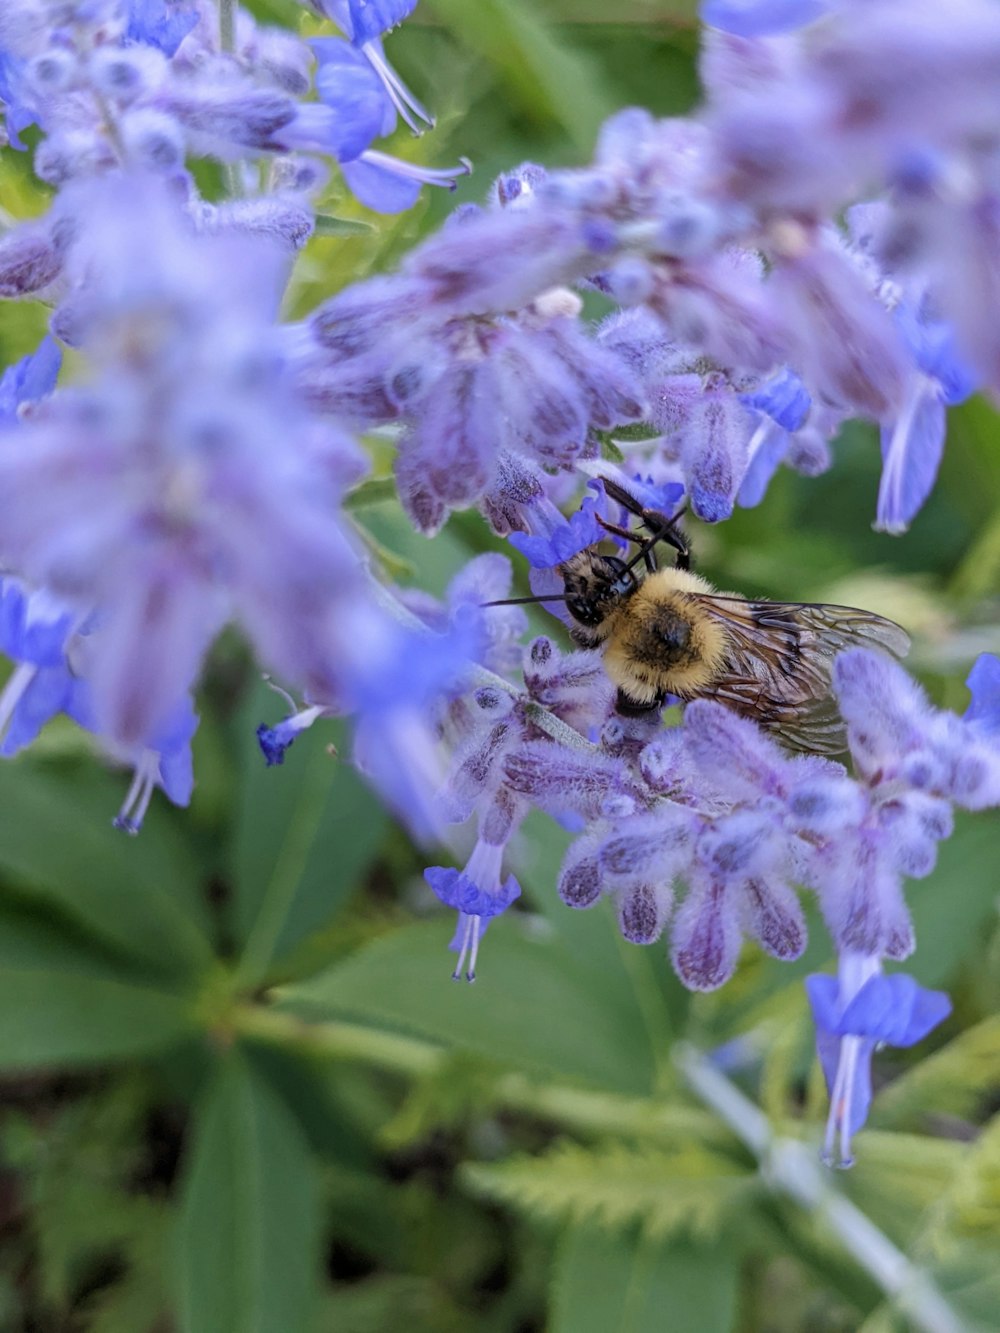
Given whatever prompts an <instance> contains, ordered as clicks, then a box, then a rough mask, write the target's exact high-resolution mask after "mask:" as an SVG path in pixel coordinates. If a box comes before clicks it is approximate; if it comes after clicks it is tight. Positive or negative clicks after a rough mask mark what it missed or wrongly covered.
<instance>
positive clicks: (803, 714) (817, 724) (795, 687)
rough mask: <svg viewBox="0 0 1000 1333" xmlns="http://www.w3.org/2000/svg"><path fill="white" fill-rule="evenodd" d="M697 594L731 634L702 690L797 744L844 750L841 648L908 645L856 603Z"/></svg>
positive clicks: (902, 648)
mask: <svg viewBox="0 0 1000 1333" xmlns="http://www.w3.org/2000/svg"><path fill="white" fill-rule="evenodd" d="M695 596H696V597H697V600H698V602H699V604H700V605H701V606H702V607H703V608H704V610H705V612H706V613H707V614H708V615H710V616H711V617H712V619H713V620H715V621H716V622H717V623H718V624H719V625H720V626H721V627H722V629H723V630H724V631H725V633H726V637H727V640H728V649H727V664H726V668H725V670H724V671H723V672H722V673H721V674H720V675H719V677H718V678H717V680H716V681H714V682H713V684H712V685H710V686H709V687H708V688H707V689H706V690H704V691H699V693H700V694H701V696H702V697H703V698H714V699H718V700H719V701H720V702H721V703H725V704H728V705H729V707H730V708H734V709H735V710H736V711H737V712H740V713H744V714H746V715H747V716H748V717H752V718H754V719H755V720H756V721H758V722H760V723H761V725H762V726H765V727H767V728H768V729H769V730H770V731H774V732H775V733H777V735H779V736H780V737H781V739H782V740H783V741H784V742H785V743H786V744H787V745H789V746H791V747H792V748H793V749H796V750H808V751H811V752H813V753H815V754H839V753H840V752H841V751H843V750H844V749H845V748H846V738H845V732H844V724H843V721H842V720H841V717H840V714H839V712H838V711H837V705H836V702H835V700H834V699H833V696H832V693H831V685H830V671H831V667H832V664H833V658H834V657H835V656H836V655H837V653H839V652H841V651H842V650H843V649H844V648H851V647H866V646H874V647H878V648H884V649H885V650H887V651H888V652H890V653H892V654H893V655H894V656H896V657H903V656H904V655H905V654H906V653H907V652H908V651H909V647H910V639H909V636H908V635H907V634H906V632H905V630H902V629H901V628H900V627H899V626H898V625H896V624H894V623H893V621H891V620H885V619H883V618H882V616H876V615H873V614H872V612H870V611H860V610H858V609H857V608H856V607H853V606H829V605H825V604H823V603H820V602H749V601H746V600H745V599H744V598H742V597H724V596H720V595H717V594H710V593H699V594H695Z"/></svg>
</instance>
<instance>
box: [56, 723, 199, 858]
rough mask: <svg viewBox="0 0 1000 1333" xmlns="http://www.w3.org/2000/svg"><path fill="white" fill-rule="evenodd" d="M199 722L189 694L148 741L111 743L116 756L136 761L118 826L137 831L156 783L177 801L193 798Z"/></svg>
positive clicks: (111, 748) (170, 798) (112, 752)
mask: <svg viewBox="0 0 1000 1333" xmlns="http://www.w3.org/2000/svg"><path fill="white" fill-rule="evenodd" d="M78 720H80V719H78ZM85 725H86V724H85ZM197 726H198V715H197V713H196V712H195V711H194V707H193V706H192V703H191V700H190V698H186V699H183V700H181V702H180V703H179V704H178V705H177V707H176V708H175V710H174V712H173V714H172V716H171V717H169V718H168V719H167V720H166V722H165V724H164V726H163V728H162V729H161V730H160V732H159V733H158V734H157V735H155V736H153V737H152V738H151V740H150V743H149V744H148V745H143V746H139V747H135V748H134V749H133V750H132V751H131V752H128V751H122V750H120V749H118V748H117V747H114V746H111V747H109V749H110V753H111V754H112V756H113V757H115V758H119V759H121V760H122V761H123V762H131V763H132V765H133V774H132V783H131V785H130V787H129V789H128V792H127V793H126V796H125V799H124V801H123V802H122V806H121V809H120V810H119V811H118V814H117V815H116V816H115V819H114V826H115V828H119V829H122V830H124V832H126V833H131V834H132V835H133V836H134V835H135V834H137V833H138V832H139V830H140V829H141V828H142V821H143V820H144V819H145V817H146V811H147V810H148V809H149V803H150V801H151V800H152V797H153V793H154V791H155V790H156V788H157V787H159V788H160V789H161V790H162V791H163V793H164V795H165V796H166V797H167V799H168V800H170V801H171V802H172V803H173V804H174V805H180V806H186V805H187V804H188V803H189V802H190V800H191V792H192V791H193V789H194V767H193V764H192V757H191V738H192V737H193V735H194V733H195V730H196V729H197Z"/></svg>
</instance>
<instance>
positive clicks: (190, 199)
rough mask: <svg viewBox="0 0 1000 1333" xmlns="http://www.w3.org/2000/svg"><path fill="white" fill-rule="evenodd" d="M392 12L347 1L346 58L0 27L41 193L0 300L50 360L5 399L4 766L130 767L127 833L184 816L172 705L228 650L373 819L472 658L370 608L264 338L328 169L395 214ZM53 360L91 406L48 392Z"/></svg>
mask: <svg viewBox="0 0 1000 1333" xmlns="http://www.w3.org/2000/svg"><path fill="white" fill-rule="evenodd" d="M412 8H413V3H409V4H399V3H395V4H392V3H382V0H379V3H376V4H372V3H355V2H354V0H344V3H342V4H336V5H331V6H330V13H329V17H331V18H332V19H334V20H335V21H336V22H337V24H338V25H339V26H340V28H341V30H342V32H343V33H344V37H343V38H337V37H332V36H331V37H323V38H319V39H317V40H316V41H315V42H314V43H313V44H312V46H310V45H309V44H307V43H304V42H302V41H300V40H299V39H298V38H297V37H295V36H294V35H293V34H292V33H290V32H288V31H286V30H284V29H267V28H264V27H261V26H259V25H258V24H257V23H256V22H255V21H254V20H253V19H252V18H250V16H249V15H247V14H245V13H238V15H237V22H236V25H235V28H234V29H233V30H232V31H226V29H225V23H224V22H223V23H222V26H221V27H220V16H219V14H217V13H216V11H215V9H214V7H212V6H210V5H208V4H205V3H201V0H191V3H183V2H182V3H175V2H174V0H96V2H95V3H91V2H90V0H87V2H86V3H83V2H81V3H74V2H72V0H71V2H70V3H58V4H57V3H49V0H17V3H14V4H11V5H9V6H7V7H6V8H5V11H4V15H3V18H2V20H0V72H2V77H0V99H2V101H3V104H4V109H5V113H6V124H7V133H8V137H9V139H10V142H11V145H12V146H13V147H14V148H15V149H19V150H25V148H26V142H27V140H32V141H34V142H35V147H34V150H33V159H34V166H35V172H36V174H37V175H38V176H39V178H40V179H41V180H42V181H44V182H46V183H47V184H48V185H49V186H51V187H53V190H54V197H53V199H52V201H51V205H50V208H49V210H48V212H47V213H46V214H45V215H44V216H43V217H41V218H40V219H37V220H34V221H31V222H24V223H21V224H18V225H15V226H13V227H11V228H10V229H9V230H8V231H7V232H6V233H5V234H4V235H3V236H2V237H0V293H2V295H3V296H5V297H7V298H22V297H32V296H33V297H43V298H44V299H45V300H46V301H47V302H48V303H49V304H50V305H51V306H53V307H54V311H53V314H52V318H51V323H50V327H51V330H52V334H53V335H54V337H51V336H50V337H47V338H46V339H45V340H44V342H43V343H42V345H41V347H40V348H39V349H38V351H37V352H36V353H34V354H33V355H30V356H28V357H26V358H25V359H24V360H23V361H21V362H20V363H18V364H17V365H15V366H12V367H9V368H8V369H7V371H6V372H5V374H4V377H3V381H2V384H0V471H2V473H3V500H2V503H0V510H2V513H0V559H2V562H3V568H4V570H6V571H8V572H7V574H6V575H5V577H4V579H3V583H2V589H0V592H2V598H3V607H4V639H3V645H2V646H3V648H4V649H5V651H6V652H7V653H8V655H9V656H10V657H11V658H12V659H13V660H14V662H15V663H17V664H18V665H17V667H16V670H15V671H14V673H13V675H12V676H11V678H10V680H9V681H8V683H7V685H6V687H5V689H4V691H3V694H2V696H0V727H2V736H3V740H2V744H3V751H4V753H5V754H13V753H14V752H15V751H16V750H18V749H19V748H20V747H22V746H23V745H25V744H27V743H28V742H29V741H30V740H32V739H33V738H34V736H35V735H36V734H37V732H38V730H39V729H40V727H41V726H42V725H43V724H44V722H45V721H47V720H48V718H50V717H52V716H53V715H55V714H56V713H59V712H64V713H66V714H68V715H69V716H71V717H72V718H74V719H75V720H76V721H77V722H78V723H79V724H80V725H82V726H84V727H86V728H88V729H90V730H92V731H94V732H95V733H96V735H97V736H98V738H99V740H100V743H101V744H102V746H103V747H104V748H105V749H106V750H107V751H108V752H109V754H111V755H112V756H113V757H115V758H117V759H119V760H123V761H125V762H126V763H129V764H131V765H132V766H133V767H134V769H135V779H134V782H133V784H132V788H131V789H130V791H129V793H128V795H127V797H126V800H125V803H124V805H123V807H122V811H121V814H120V815H119V820H118V822H119V823H120V824H121V826H122V827H124V828H127V829H129V830H131V831H136V830H137V829H138V827H139V825H140V824H141V822H142V817H143V815H144V813H145V810H146V808H147V806H148V803H149V799H150V796H151V795H152V792H153V789H154V788H155V787H156V786H160V787H162V788H163V789H164V791H165V792H166V794H167V795H168V796H169V797H170V798H171V799H172V800H174V801H175V802H177V803H181V804H185V803H186V802H187V800H188V799H189V797H190V793H191V789H192V782H193V776H192V763H191V750H190V742H191V737H192V734H193V732H194V730H195V727H196V723H197V719H196V716H195V714H194V711H193V706H192V702H191V698H192V691H193V689H194V688H195V686H196V683H197V680H198V676H199V674H200V669H201V665H202V662H203V660H204V657H205V654H206V652H207V650H208V648H209V646H210V645H211V643H212V642H213V640H214V639H215V638H216V636H217V635H218V633H219V632H220V630H221V629H222V627H223V626H224V625H226V624H227V623H229V622H236V623H237V624H239V625H240V627H241V628H242V630H243V631H244V633H245V635H246V636H247V638H248V640H249V641H250V643H251V644H252V645H253V647H254V649H255V651H256V653H257V654H258V656H259V658H260V660H261V662H262V663H263V664H265V665H266V666H267V667H268V668H269V669H270V670H273V671H274V672H276V673H277V674H278V675H279V676H280V677H281V678H282V679H283V680H285V681H286V682H287V683H288V684H289V685H290V686H291V687H292V688H294V689H295V690H296V691H298V692H299V693H300V694H301V695H302V696H303V697H304V698H305V699H306V700H307V701H308V702H307V712H308V711H309V710H312V711H311V713H310V716H319V715H321V714H326V713H329V712H341V711H348V710H349V711H353V712H354V713H356V715H357V717H358V746H359V755H360V754H361V752H362V751H365V752H368V753H371V754H373V755H375V756H377V761H376V760H373V761H372V763H373V765H374V766H375V767H378V768H380V769H383V770H384V773H385V780H384V782H383V786H384V787H385V788H387V791H386V794H387V799H389V800H390V801H394V800H396V799H397V791H398V789H399V788H400V785H401V784H400V781H399V778H398V774H399V773H406V772H411V773H412V772H413V768H414V763H413V762H403V760H404V758H405V757H407V756H408V757H409V759H410V760H411V761H412V760H414V759H416V758H418V757H419V756H420V755H421V754H423V753H425V752H427V751H428V750H429V749H430V748H431V737H430V733H429V731H428V729H427V724H426V723H425V722H424V720H423V718H422V716H419V710H420V709H421V708H422V707H423V705H424V704H425V703H426V701H427V700H428V698H430V697H431V696H434V697H437V695H438V694H439V693H441V692H442V691H445V690H447V688H449V685H450V683H451V682H452V681H454V680H457V679H458V678H459V677H460V676H461V673H462V670H463V663H464V662H465V661H466V660H467V659H468V657H469V656H470V655H472V650H473V647H474V644H475V643H476V642H478V630H477V629H476V628H475V626H473V625H471V624H469V623H465V624H464V625H463V626H461V627H457V628H456V629H455V630H454V632H453V633H452V632H443V633H440V634H438V635H437V636H435V637H434V639H433V641H430V640H428V639H427V636H425V635H422V634H421V635H418V634H416V632H415V631H413V630H409V631H406V630H402V629H400V627H399V626H398V625H397V624H396V623H395V622H394V621H392V620H391V618H390V617H388V616H387V615H386V614H385V613H384V612H383V611H380V610H379V608H378V607H373V606H372V605H371V597H370V587H371V584H370V579H369V577H368V575H367V573H366V570H365V566H364V558H363V553H362V550H361V548H360V546H359V544H358V543H357V541H356V539H355V536H354V534H353V530H352V528H351V525H350V523H349V521H348V520H347V518H346V517H345V515H344V514H343V512H342V508H341V502H342V499H343V496H344V494H345V492H346V491H347V490H348V489H349V488H350V487H352V486H353V485H355V484H356V483H357V482H358V481H359V480H360V479H361V478H362V477H363V476H364V475H365V473H366V472H367V470H368V466H369V465H368V461H367V457H366V455H365V454H364V453H363V451H362V450H361V449H360V448H359V447H358V445H357V444H356V443H355V442H354V440H353V439H352V438H351V437H350V436H349V435H347V434H345V432H344V430H343V429H342V428H341V426H340V425H339V424H338V423H336V422H333V421H331V420H330V419H329V418H327V417H323V418H321V417H319V416H317V415H316V414H315V413H314V412H313V410H312V408H311V406H310V404H309V403H308V401H306V400H305V399H304V397H303V395H302V394H301V392H300V390H299V388H298V384H297V381H296V377H295V375H294V373H293V368H292V358H291V355H290V352H289V348H290V347H292V346H293V344H294V338H291V337H290V336H289V330H288V329H287V328H285V327H283V326H281V325H280V324H278V323H277V322H276V314H277V311H278V310H279V307H280V304H281V300H282V296H283V292H284V290H285V287H286V285H287V283H288V280H289V276H290V274H291V271H292V262H293V258H294V254H295V252H296V251H297V250H298V249H299V248H300V247H301V245H302V244H304V242H305V240H306V239H307V238H308V236H309V234H310V232H311V230H312V227H313V217H314V208H315V197H316V195H317V192H318V190H319V189H320V188H321V186H322V185H323V182H324V179H325V175H326V173H327V166H326V162H327V161H330V162H334V163H336V164H338V165H339V167H340V169H341V170H342V172H343V174H344V176H345V178H346V180H347V182H348V184H349V185H350V186H351V187H352V188H354V189H355V190H356V192H357V193H358V195H359V197H361V198H363V199H364V200H365V201H366V202H367V203H369V204H370V205H371V206H373V207H376V208H383V209H386V210H389V211H393V210H397V209H399V208H402V207H406V206H408V204H409V203H412V202H413V200H414V199H415V197H416V192H417V190H418V189H419V185H420V173H419V172H417V171H416V170H415V169H413V168H411V167H410V166H409V165H408V164H404V163H397V162H395V160H394V159H391V158H388V157H387V156H386V155H384V154H382V153H376V152H374V151H373V150H371V149H370V145H371V144H372V142H373V141H374V140H375V139H376V137H378V136H381V135H384V134H387V133H389V132H390V131H391V130H392V129H393V127H394V125H395V122H396V116H397V113H398V114H400V115H402V116H403V118H404V119H405V120H406V121H407V123H408V124H410V126H411V128H413V129H414V130H416V129H418V128H419V124H418V122H419V121H423V122H425V123H430V117H429V116H428V114H427V113H426V112H424V111H423V109H422V108H421V107H420V105H419V103H418V102H417V101H416V99H415V98H414V97H413V95H412V94H410V93H409V91H408V90H407V89H406V88H405V86H404V85H403V84H402V82H401V81H400V79H399V78H398V76H397V75H396V74H395V72H394V71H393V70H392V67H391V66H390V65H389V64H388V63H387V61H386V58H385V53H384V50H383V47H382V35H383V33H384V31H385V30H387V29H388V28H389V27H390V26H392V25H393V24H395V23H396V22H398V21H399V20H400V19H402V18H404V17H405V16H406V14H407V13H409V11H410V10H411V9H412ZM314 70H315V73H314ZM313 86H315V91H316V93H317V96H318V100H304V99H305V96H306V94H308V93H309V92H310V90H311V89H312V88H313ZM22 135H23V136H25V137H24V138H22V137H21V136H22ZM199 156H208V157H214V158H216V159H218V160H220V161H221V162H222V163H224V164H226V166H227V169H228V170H229V171H230V172H232V173H234V174H233V177H232V179H233V182H234V187H235V189H236V193H234V194H233V195H232V197H230V198H229V199H226V200H223V201H221V202H217V203H209V202H208V201H207V200H205V199H204V198H202V196H201V195H200V193H199V190H198V188H197V186H196V183H195V179H194V176H193V175H192V173H191V171H190V170H189V165H188V164H189V162H190V161H191V159H192V158H195V157H199ZM453 175H454V173H445V174H444V176H443V177H442V181H444V180H445V178H447V179H448V180H450V179H451V176H453ZM56 340H58V341H56ZM60 342H61V343H64V344H67V345H69V346H72V347H74V348H75V349H78V350H79V352H80V353H81V354H82V356H83V358H85V364H86V367H87V375H86V379H85V381H82V382H80V383H77V384H74V385H72V386H65V387H58V388H57V387H56V380H57V376H58V373H59V368H60V360H61V353H60V349H59V343H60ZM467 621H468V618H467ZM361 645H367V650H366V653H364V654H363V653H362V651H361ZM379 645H381V647H379ZM420 653H423V656H424V658H426V664H425V667H424V669H423V672H422V673H413V672H412V671H411V672H410V673H408V674H407V676H406V678H405V679H401V678H400V673H399V663H400V661H403V660H408V661H409V662H410V663H411V665H412V662H413V661H414V658H415V656H416V655H418V654H420ZM380 654H381V656H380ZM390 696H391V697H392V699H393V703H392V706H389V705H388V704H387V702H386V701H387V700H388V699H389V698H390ZM286 729H287V728H286ZM401 752H404V753H401ZM270 753H271V755H272V757H276V756H279V755H280V753H281V745H280V744H272V746H271V751H270ZM390 778H391V781H390ZM411 785H412V791H410V793H409V796H408V797H406V798H404V794H403V793H402V792H401V791H399V794H398V799H399V801H400V802H402V803H403V804H404V805H405V806H406V807H407V809H408V810H410V811H411V813H412V816H413V818H414V820H415V821H416V822H419V809H420V805H421V801H420V800H419V799H418V794H419V793H420V792H421V791H422V790H423V787H424V786H425V785H426V784H421V783H420V782H419V781H417V780H415V779H411ZM431 785H433V784H431Z"/></svg>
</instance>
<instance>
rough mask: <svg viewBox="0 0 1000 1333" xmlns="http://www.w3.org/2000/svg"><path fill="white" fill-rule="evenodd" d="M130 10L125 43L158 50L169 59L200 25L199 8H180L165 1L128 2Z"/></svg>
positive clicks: (135, 0)
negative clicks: (133, 43) (152, 47)
mask: <svg viewBox="0 0 1000 1333" xmlns="http://www.w3.org/2000/svg"><path fill="white" fill-rule="evenodd" d="M127 8H128V26H127V27H126V29H125V39H126V41H129V42H139V43H141V44H142V45H143V46H155V47H158V48H159V50H161V51H162V52H163V54H164V55H165V56H166V57H167V58H168V59H172V58H173V56H175V55H176V54H177V48H178V47H179V46H180V44H181V42H182V41H183V40H184V38H185V37H186V36H187V35H188V33H189V32H190V31H191V30H192V29H193V28H194V27H195V26H196V24H197V22H198V11H197V10H196V9H177V8H176V7H174V6H173V5H167V4H166V2H165V0H128V7H127Z"/></svg>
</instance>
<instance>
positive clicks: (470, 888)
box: [424, 866, 521, 919]
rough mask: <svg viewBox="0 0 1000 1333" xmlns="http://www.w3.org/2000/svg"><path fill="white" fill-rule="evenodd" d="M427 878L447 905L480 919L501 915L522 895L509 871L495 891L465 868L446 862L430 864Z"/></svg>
mask: <svg viewBox="0 0 1000 1333" xmlns="http://www.w3.org/2000/svg"><path fill="white" fill-rule="evenodd" d="M424 879H425V880H426V881H427V883H428V884H429V885H430V887H431V888H432V889H433V890H434V892H435V894H436V895H437V896H438V898H440V899H441V901H442V902H443V903H444V904H445V906H446V907H454V908H455V909H456V910H457V911H459V912H461V913H462V914H463V915H464V916H478V917H479V918H481V919H488V918H490V917H494V916H499V915H500V914H501V913H502V912H505V911H506V910H507V908H508V907H509V906H510V905H511V903H512V902H513V901H514V900H515V898H519V897H520V896H521V886H520V884H518V882H517V880H516V879H515V878H514V876H513V875H508V876H507V878H506V879H505V880H504V882H503V883H502V884H501V885H500V886H499V887H498V889H497V891H496V892H495V893H489V892H487V891H486V890H485V889H482V888H480V886H479V885H478V884H475V883H473V881H472V880H471V879H470V878H469V877H468V875H466V874H465V873H464V872H463V871H460V870H453V869H449V868H447V867H444V866H430V867H428V869H427V870H425V871H424Z"/></svg>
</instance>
